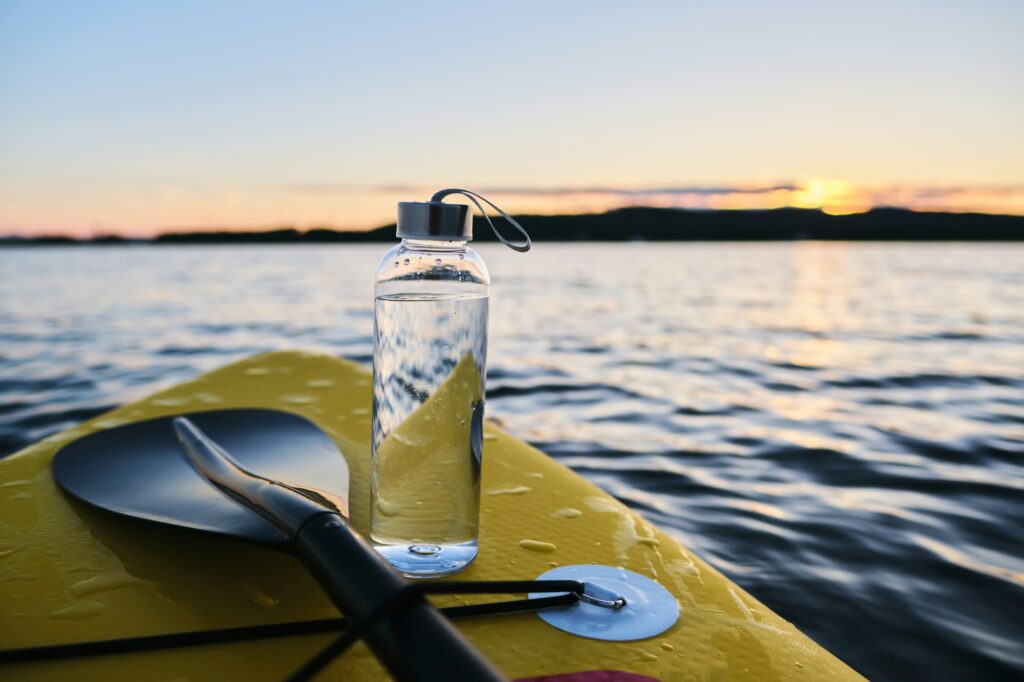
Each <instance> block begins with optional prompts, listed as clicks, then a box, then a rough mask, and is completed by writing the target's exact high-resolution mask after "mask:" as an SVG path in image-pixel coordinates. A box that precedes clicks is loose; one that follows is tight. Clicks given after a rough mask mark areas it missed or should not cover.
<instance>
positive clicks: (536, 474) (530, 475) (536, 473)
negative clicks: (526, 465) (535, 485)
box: [526, 471, 544, 478]
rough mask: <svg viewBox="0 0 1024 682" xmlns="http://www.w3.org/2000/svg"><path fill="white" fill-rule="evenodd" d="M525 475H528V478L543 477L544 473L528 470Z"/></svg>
mask: <svg viewBox="0 0 1024 682" xmlns="http://www.w3.org/2000/svg"><path fill="white" fill-rule="evenodd" d="M526 475H527V476H529V477H530V478H544V474H542V473H541V472H539V471H530V472H527V474H526Z"/></svg>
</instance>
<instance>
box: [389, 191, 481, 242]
mask: <svg viewBox="0 0 1024 682" xmlns="http://www.w3.org/2000/svg"><path fill="white" fill-rule="evenodd" d="M397 228H398V229H397V230H396V234H397V236H399V237H401V238H402V239H409V238H411V239H437V240H445V241H453V240H460V239H465V240H467V241H468V240H470V239H472V238H473V213H472V211H470V208H469V206H467V205H465V204H446V203H444V202H443V201H402V202H399V204H398V225H397Z"/></svg>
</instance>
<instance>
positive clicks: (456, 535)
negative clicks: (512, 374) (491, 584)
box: [370, 190, 530, 577]
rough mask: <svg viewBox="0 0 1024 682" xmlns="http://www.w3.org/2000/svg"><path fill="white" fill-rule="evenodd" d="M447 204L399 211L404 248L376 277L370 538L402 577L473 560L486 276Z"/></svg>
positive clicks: (461, 220) (468, 227)
mask: <svg viewBox="0 0 1024 682" xmlns="http://www.w3.org/2000/svg"><path fill="white" fill-rule="evenodd" d="M450 194H462V195H464V196H466V197H468V198H469V199H470V200H471V201H472V202H473V203H474V204H475V205H476V206H477V207H478V208H480V210H481V212H482V213H483V214H484V217H485V218H487V221H488V223H489V224H491V227H492V228H493V227H494V225H493V223H491V221H490V218H489V217H487V214H486V212H484V211H483V209H482V207H481V206H480V204H479V203H478V201H477V199H480V200H482V201H484V202H486V203H487V204H488V205H490V206H492V207H493V208H495V209H496V210H497V211H498V212H499V213H500V214H501V215H502V216H504V217H505V218H506V219H507V220H509V221H510V222H511V223H512V224H513V225H514V226H515V227H516V228H518V229H519V230H520V232H522V233H523V235H524V237H525V242H523V243H513V242H509V241H507V240H506V239H505V238H504V237H502V236H501V235H500V234H499V233H498V232H497V230H495V233H496V234H498V238H499V239H500V240H501V241H502V242H503V243H505V244H507V245H509V246H510V247H511V248H514V249H516V250H520V251H525V250H528V249H529V248H530V241H529V236H528V235H526V233H525V231H524V230H523V229H522V228H521V227H520V226H519V225H518V223H516V222H515V221H514V220H512V218H510V217H509V216H508V214H507V213H505V212H504V211H501V209H498V208H497V206H494V204H492V203H491V202H489V201H487V200H486V199H484V198H483V197H481V196H480V195H478V194H475V193H473V192H469V191H468V190H443V191H441V192H438V193H437V194H435V195H434V197H433V198H432V199H431V200H430V201H428V202H402V203H399V204H398V223H397V236H398V237H399V238H400V239H401V243H399V244H398V245H397V246H395V247H394V248H392V249H391V250H390V251H388V252H387V253H386V254H385V255H384V258H383V259H382V260H381V262H380V264H379V265H378V267H377V273H376V282H375V287H374V330H373V443H372V445H373V461H372V471H371V509H370V539H371V541H372V542H373V545H374V547H375V548H376V549H377V551H378V552H380V554H381V555H382V556H384V558H386V559H387V560H388V561H389V562H390V563H391V564H392V565H393V566H394V567H395V568H397V569H398V570H399V571H400V572H401V573H403V574H405V575H407V576H410V577H434V576H440V575H447V574H450V573H455V572H457V571H460V570H462V569H464V568H465V567H466V566H468V565H469V564H470V563H471V562H472V561H473V560H474V559H475V558H476V554H477V543H478V535H479V532H478V527H479V517H480V466H481V458H482V454H483V418H484V382H485V375H486V364H487V313H488V297H489V295H490V285H491V280H490V276H489V275H488V273H487V266H486V265H485V264H484V261H483V259H482V258H481V257H480V255H479V254H478V253H477V252H476V251H474V250H473V249H472V248H470V247H469V245H468V242H469V241H470V240H471V239H472V238H473V214H472V211H471V209H470V207H469V206H466V205H464V204H447V203H444V202H443V201H442V200H443V199H444V198H445V197H446V196H448V195H450Z"/></svg>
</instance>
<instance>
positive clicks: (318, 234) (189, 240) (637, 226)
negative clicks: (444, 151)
mask: <svg viewBox="0 0 1024 682" xmlns="http://www.w3.org/2000/svg"><path fill="white" fill-rule="evenodd" d="M518 219H519V220H520V221H521V222H522V223H523V225H525V226H526V227H527V229H528V230H529V232H530V235H531V236H532V237H533V238H534V239H535V240H536V241H630V240H648V241H689V240H701V241H728V240H736V241H741V240H743V241H745V240H750V241H779V240H791V239H822V240H872V241H875V240H882V241H885V240H900V241H921V240H937V241H949V240H955V241H1010V240H1024V216H1006V215H988V214H982V213H918V212H915V211H908V210H905V209H897V208H879V209H874V210H871V211H868V212H866V213H856V214H853V215H846V216H833V215H828V214H826V213H822V212H821V211H817V210H809V209H798V208H780V209H774V210H766V211H751V210H745V211H696V210H679V209H668V208H624V209H619V210H616V211H609V212H608V213H599V214H584V215H554V216H531V215H526V216H519V217H518ZM496 225H498V227H499V229H503V228H505V227H507V226H505V225H503V223H502V222H501V221H497V222H496ZM473 230H474V235H475V237H476V239H477V240H478V241H494V235H493V234H491V231H490V228H489V227H488V226H487V224H486V223H485V222H484V221H483V220H482V219H480V218H479V217H477V218H476V222H475V224H474V228H473ZM394 238H395V226H394V225H387V226H384V227H379V228H377V229H375V230H370V231H368V232H347V231H340V230H333V229H328V228H317V229H311V230H306V231H299V230H296V229H291V228H286V229H278V230H268V231H262V232H235V231H221V232H205V231H204V232H169V233H166V234H162V235H160V236H158V237H156V238H154V239H152V240H126V239H121V238H118V237H102V238H98V239H93V240H82V241H78V240H74V239H70V238H67V237H52V236H51V237H39V238H34V239H33V238H29V239H21V238H9V239H5V240H0V245H2V244H7V245H16V244H74V243H91V244H118V243H129V242H138V241H143V242H145V243H157V244H239V243H251V244H268V243H269V244H281V243H295V242H298V243H304V242H305V243H355V242H386V241H393V240H394Z"/></svg>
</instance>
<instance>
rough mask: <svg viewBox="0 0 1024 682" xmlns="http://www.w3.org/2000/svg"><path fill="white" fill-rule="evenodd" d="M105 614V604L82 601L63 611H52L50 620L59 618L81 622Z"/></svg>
mask: <svg viewBox="0 0 1024 682" xmlns="http://www.w3.org/2000/svg"><path fill="white" fill-rule="evenodd" d="M101 613H103V604H101V603H99V602H98V601H92V600H89V601H80V602H78V603H77V604H72V605H71V606H68V607H65V608H63V609H57V610H56V611H50V618H57V619H60V620H81V619H83V618H92V617H94V616H98V615H100V614H101Z"/></svg>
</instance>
